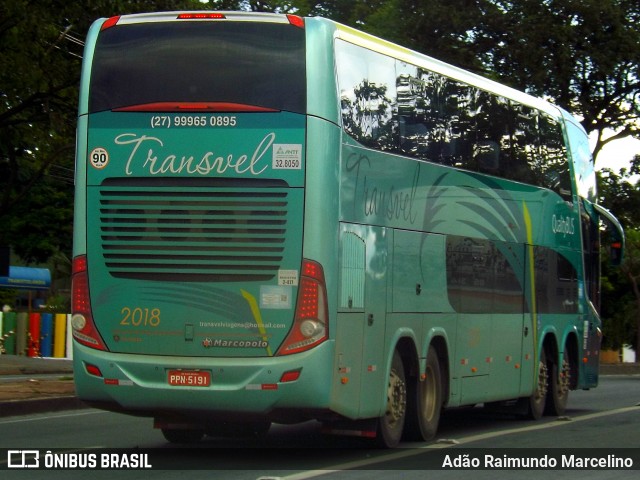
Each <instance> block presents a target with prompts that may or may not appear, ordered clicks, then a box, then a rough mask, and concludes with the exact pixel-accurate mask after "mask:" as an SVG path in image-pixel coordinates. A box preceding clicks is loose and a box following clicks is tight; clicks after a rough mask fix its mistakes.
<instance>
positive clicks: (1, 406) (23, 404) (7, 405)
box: [0, 395, 89, 418]
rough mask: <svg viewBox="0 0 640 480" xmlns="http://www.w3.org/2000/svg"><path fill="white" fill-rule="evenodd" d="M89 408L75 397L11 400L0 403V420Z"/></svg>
mask: <svg viewBox="0 0 640 480" xmlns="http://www.w3.org/2000/svg"><path fill="white" fill-rule="evenodd" d="M81 408H89V406H88V405H86V404H85V403H84V402H83V401H82V400H80V399H79V398H78V397H76V396H72V395H69V396H64V397H51V398H32V399H27V400H11V401H7V402H0V418H2V417H15V416H20V415H31V414H33V413H46V412H60V411H63V410H74V409H81Z"/></svg>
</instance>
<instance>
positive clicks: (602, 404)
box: [0, 376, 640, 480]
mask: <svg viewBox="0 0 640 480" xmlns="http://www.w3.org/2000/svg"><path fill="white" fill-rule="evenodd" d="M639 404H640V376H610V377H601V385H600V386H599V387H598V388H597V389H594V390H591V391H588V392H583V391H578V392H572V393H571V398H570V400H569V406H568V409H567V415H566V416H565V417H563V418H561V419H557V418H550V417H545V418H544V419H543V420H542V421H539V422H531V421H525V420H517V419H515V418H514V417H512V416H510V415H500V414H495V413H488V412H486V411H484V410H483V409H481V408H474V409H461V410H454V411H449V412H447V414H446V415H445V416H444V418H443V420H442V423H441V428H440V431H439V435H438V438H437V440H436V441H434V442H430V443H420V444H417V443H416V444H403V445H402V446H401V447H402V448H400V449H397V450H393V451H384V450H377V449H374V448H371V446H370V445H369V444H367V443H365V442H363V441H361V440H358V439H353V438H344V437H328V436H324V435H322V434H321V433H320V432H319V429H318V425H317V424H316V423H315V422H309V423H306V424H303V425H296V426H280V425H275V426H274V427H272V430H271V431H270V433H269V435H268V437H267V439H266V440H247V439H224V438H209V437H208V438H206V439H205V440H204V441H203V442H201V443H200V444H199V445H198V447H197V448H194V447H187V448H183V449H174V448H171V447H170V445H168V444H167V443H166V441H165V440H164V438H163V436H162V434H161V433H160V432H159V431H157V430H153V429H152V422H151V420H149V419H145V418H136V417H129V416H124V415H118V414H113V413H107V412H102V411H99V410H93V409H85V410H70V411H65V412H58V413H50V414H35V415H27V416H21V417H7V418H3V419H0V448H4V449H38V450H41V451H42V454H44V452H45V451H46V450H47V449H61V450H53V451H54V452H67V453H69V452H72V453H78V452H84V453H86V452H102V451H103V450H94V449H105V448H107V449H112V448H113V449H126V450H125V452H146V450H137V449H152V450H149V452H151V457H150V463H151V464H153V463H155V464H156V465H154V470H153V473H151V474H152V475H153V478H154V480H156V479H181V480H187V479H200V478H206V479H227V478H228V479H253V480H255V479H258V478H263V479H268V478H283V479H286V480H303V479H307V478H317V477H318V478H319V477H322V478H323V479H331V480H336V479H348V480H355V479H360V478H363V479H364V478H367V479H378V478H379V479H383V478H384V479H386V478H390V477H392V476H393V477H397V478H401V479H403V480H404V479H414V478H415V479H418V478H421V479H423V478H427V477H429V478H437V479H438V480H440V479H448V478H452V479H453V478H455V479H458V478H462V477H467V476H469V475H471V478H473V479H474V480H482V479H491V480H496V479H501V478H505V479H506V478H509V479H512V478H515V479H518V480H519V479H528V478H532V479H533V478H535V479H536V480H539V479H540V478H542V475H554V476H556V475H558V474H560V475H561V477H562V478H563V479H564V478H580V479H581V480H583V479H585V478H594V479H596V478H597V479H598V480H601V479H607V478H612V479H613V478H615V479H616V480H618V479H621V478H638V477H639V476H640V471H639V470H635V471H629V470H622V471H621V470H602V469H590V470H578V469H574V470H569V471H562V472H559V471H557V470H549V471H547V472H544V471H542V472H541V471H540V470H524V471H505V470H499V471H495V470H477V469H473V471H472V472H471V471H469V470H466V471H465V470H453V469H450V468H445V469H442V468H441V467H442V461H443V458H445V456H446V455H448V456H449V459H450V461H452V460H451V459H455V458H458V457H459V458H464V455H468V457H466V458H467V459H469V458H473V457H474V456H477V455H484V454H486V452H487V450H486V449H493V450H489V452H491V453H492V454H494V453H495V454H496V455H498V456H501V455H507V456H509V457H511V456H512V455H514V453H513V451H512V450H510V449H512V448H514V447H516V448H518V449H520V450H518V451H517V452H520V453H521V452H524V453H527V452H532V453H531V455H533V456H535V457H536V458H538V457H541V456H544V455H546V454H548V453H549V452H551V453H552V454H554V452H567V453H571V451H570V450H567V449H572V448H580V449H585V450H580V451H579V454H580V455H584V454H587V455H596V454H606V453H607V452H613V454H615V455H618V456H621V455H622V456H624V455H626V454H627V453H628V454H629V455H631V457H632V458H633V459H634V461H635V468H640V428H639V427H640V406H638V405H639ZM557 449H563V450H557ZM609 449H616V450H609ZM622 449H629V450H622ZM585 452H586V453H585ZM520 453H519V454H520ZM2 455H6V454H5V453H3V454H2ZM6 466H7V461H6V460H5V459H4V458H1V457H0V469H1V470H4V469H5V468H6ZM159 466H162V468H166V470H159ZM432 469H433V470H435V471H433V472H429V471H427V470H432ZM0 475H1V476H2V478H3V479H9V478H28V479H29V480H32V479H34V480H35V479H40V478H42V479H47V480H49V479H68V478H70V477H73V476H74V475H77V476H78V478H80V476H82V478H89V479H91V480H100V479H102V478H104V479H106V478H109V479H113V478H115V479H120V478H150V476H149V475H150V472H149V471H144V470H130V471H122V470H118V471H115V470H96V471H91V472H88V471H86V470H84V471H79V470H76V471H74V470H73V469H70V470H69V469H68V470H36V471H25V470H15V469H12V470H5V471H2V473H0Z"/></svg>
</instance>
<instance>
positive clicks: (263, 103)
mask: <svg viewBox="0 0 640 480" xmlns="http://www.w3.org/2000/svg"><path fill="white" fill-rule="evenodd" d="M304 38H305V37H304V30H302V29H300V28H295V27H293V26H291V25H283V24H272V23H258V22H185V23H177V22H160V23H140V24H134V25H122V26H116V27H112V28H108V29H106V30H103V31H102V32H101V33H100V35H99V37H98V41H97V45H96V50H95V55H94V60H93V66H92V72H91V90H90V99H89V111H90V112H91V113H93V112H99V111H103V110H114V109H118V108H124V107H132V106H139V105H147V104H154V103H163V102H185V103H188V102H223V103H237V104H242V105H251V106H256V107H264V108H269V109H275V110H286V111H290V112H296V113H304V111H305V106H306V105H305V98H306V91H305V90H306V88H305V86H306V80H305V51H304Z"/></svg>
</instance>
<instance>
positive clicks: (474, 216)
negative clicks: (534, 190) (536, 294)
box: [421, 171, 527, 286]
mask: <svg viewBox="0 0 640 480" xmlns="http://www.w3.org/2000/svg"><path fill="white" fill-rule="evenodd" d="M422 230H423V231H425V232H442V233H449V232H456V233H457V235H459V236H461V237H467V238H468V240H469V241H470V242H473V241H474V239H480V240H488V241H490V242H491V244H492V245H493V247H494V248H495V249H496V250H497V251H498V252H499V253H500V254H501V256H502V257H503V258H504V259H505V260H506V261H507V262H508V263H509V265H510V267H511V270H513V272H515V273H516V277H517V279H518V281H519V282H520V285H521V286H524V283H525V282H524V272H525V260H526V258H525V250H524V248H523V247H518V248H514V247H515V246H516V245H520V246H521V245H522V244H524V243H525V242H526V241H527V238H526V228H525V224H524V217H523V212H522V211H521V204H520V203H519V202H518V201H517V200H516V199H514V198H513V196H512V195H511V193H510V192H509V191H507V190H505V189H504V188H503V187H502V186H501V185H500V184H499V183H498V182H496V181H495V180H493V179H491V178H485V177H481V176H479V175H474V174H469V173H465V172H459V171H458V172H445V173H443V174H442V175H440V176H439V177H437V178H436V180H435V181H434V182H433V183H432V185H431V186H430V187H429V189H428V191H427V205H426V208H425V210H424V217H423V225H422ZM425 241H426V239H423V241H422V245H421V250H422V248H423V246H424V244H425ZM421 254H422V252H421ZM422 273H423V278H424V271H423V272H422Z"/></svg>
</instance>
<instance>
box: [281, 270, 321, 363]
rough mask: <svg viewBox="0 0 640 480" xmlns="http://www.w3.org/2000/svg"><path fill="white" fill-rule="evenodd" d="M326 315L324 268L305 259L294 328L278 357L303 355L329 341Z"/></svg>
mask: <svg viewBox="0 0 640 480" xmlns="http://www.w3.org/2000/svg"><path fill="white" fill-rule="evenodd" d="M327 312H328V309H327V289H326V286H325V281H324V272H323V270H322V266H321V265H320V264H319V263H317V262H312V261H311V260H304V261H303V262H302V274H301V275H300V285H299V286H298V300H297V302H296V311H295V316H294V321H293V327H292V329H291V331H290V332H289V335H288V336H287V338H286V339H285V341H284V343H283V344H282V346H281V347H280V350H278V355H289V354H292V353H299V352H303V351H305V350H309V349H310V348H313V347H315V346H316V345H319V344H320V343H322V342H324V341H325V340H326V339H327V338H329V318H328V314H327Z"/></svg>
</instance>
